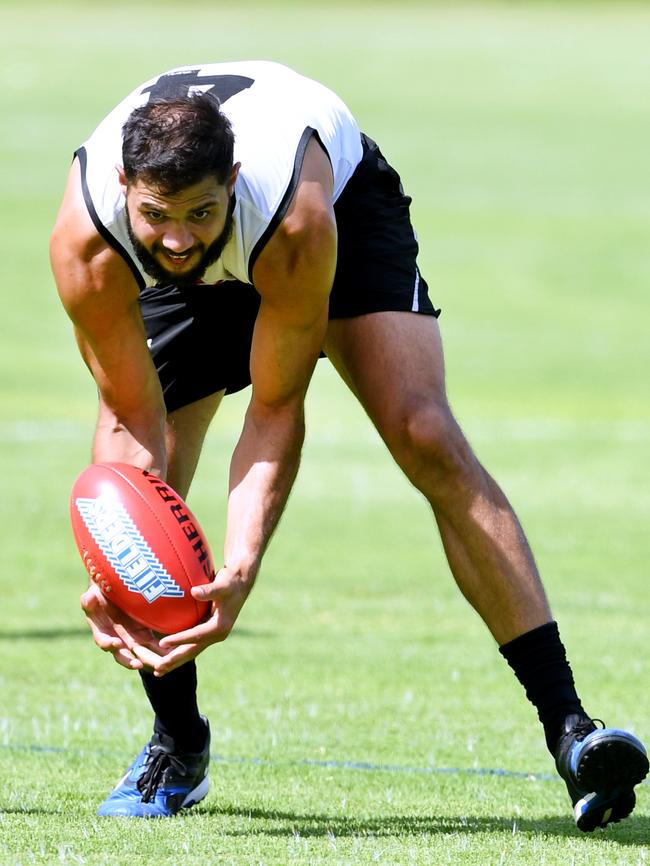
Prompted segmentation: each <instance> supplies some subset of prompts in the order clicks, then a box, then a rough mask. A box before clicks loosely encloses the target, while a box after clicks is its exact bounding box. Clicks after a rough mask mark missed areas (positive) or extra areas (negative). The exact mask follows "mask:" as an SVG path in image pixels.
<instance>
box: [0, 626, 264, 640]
mask: <svg viewBox="0 0 650 866" xmlns="http://www.w3.org/2000/svg"><path fill="white" fill-rule="evenodd" d="M269 636H270V634H269V633H265V632H260V631H251V630H250V629H245V628H235V629H233V631H232V633H231V634H230V636H229V638H228V639H229V640H232V638H236V637H246V638H252V637H269ZM68 638H89V639H91V634H90V629H89V628H87V627H86V626H77V627H75V628H32V629H15V630H13V629H12V630H10V631H7V630H6V631H1V630H0V641H3V640H6V641H12V640H67V639H68Z"/></svg>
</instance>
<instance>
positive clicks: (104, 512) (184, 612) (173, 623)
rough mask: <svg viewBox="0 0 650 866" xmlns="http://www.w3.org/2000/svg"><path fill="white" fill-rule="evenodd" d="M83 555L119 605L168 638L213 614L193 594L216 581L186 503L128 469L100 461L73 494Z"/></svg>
mask: <svg viewBox="0 0 650 866" xmlns="http://www.w3.org/2000/svg"><path fill="white" fill-rule="evenodd" d="M70 517H71V520H72V531H73V534H74V538H75V541H76V543H77V547H78V548H79V553H80V554H81V558H82V560H83V562H84V565H85V566H86V570H87V571H88V574H89V575H90V578H91V580H93V581H94V582H95V584H96V585H97V586H98V587H99V589H100V590H101V591H102V592H103V593H104V595H105V596H106V598H108V599H110V601H111V602H113V604H115V606H116V607H118V608H119V609H120V610H122V611H124V613H127V614H128V615H129V616H131V617H133V619H135V620H137V621H138V622H139V623H141V624H142V625H145V626H147V627H148V628H151V629H153V630H154V631H156V632H159V633H161V634H172V633H174V632H178V631H182V630H183V629H186V628H191V627H192V626H194V625H196V624H197V623H198V622H200V621H201V620H202V619H203V618H204V616H205V615H206V613H207V611H208V607H209V605H208V604H207V603H206V602H199V601H197V600H196V599H194V598H193V597H192V595H191V593H190V588H191V587H192V586H196V585H198V584H202V583H208V582H209V581H211V580H212V579H213V578H214V565H213V561H212V555H211V553H210V548H209V546H208V542H207V540H206V538H205V535H204V534H203V532H202V530H201V527H200V526H199V523H198V521H197V519H196V518H195V517H194V515H193V514H192V512H191V511H190V509H189V508H188V507H187V505H186V504H185V502H184V501H183V500H182V499H181V497H180V496H179V495H178V494H177V493H176V492H175V491H174V490H172V488H171V487H170V486H169V484H166V483H165V482H164V481H161V480H160V478H158V476H156V475H153V474H152V473H151V472H147V471H146V470H144V469H138V468H137V467H135V466H130V465H128V464H126V463H94V464H92V465H91V466H88V467H87V468H86V469H84V470H83V472H82V473H81V474H80V475H79V477H78V478H77V480H76V481H75V483H74V486H73V488H72V494H71V496H70Z"/></svg>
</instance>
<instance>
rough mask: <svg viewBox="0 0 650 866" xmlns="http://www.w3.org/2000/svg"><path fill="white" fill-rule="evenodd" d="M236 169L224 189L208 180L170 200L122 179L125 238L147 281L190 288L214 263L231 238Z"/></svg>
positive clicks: (212, 178)
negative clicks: (146, 275) (124, 198)
mask: <svg viewBox="0 0 650 866" xmlns="http://www.w3.org/2000/svg"><path fill="white" fill-rule="evenodd" d="M238 169H239V165H236V166H235V167H234V168H233V171H232V174H231V176H230V178H229V180H228V183H227V184H220V183H219V182H218V181H217V179H216V177H214V176H212V175H206V177H205V178H203V180H201V181H199V182H198V183H196V184H194V185H192V186H189V187H186V188H185V189H183V190H181V191H180V192H177V193H174V194H173V195H167V194H164V193H161V192H160V191H159V190H158V189H157V188H156V187H155V186H149V185H147V184H146V183H145V182H144V181H142V180H137V181H136V182H135V183H132V184H129V185H127V184H126V181H125V179H124V176H123V175H121V177H120V180H121V182H122V188H123V190H124V194H125V196H126V217H127V227H128V231H129V236H130V238H131V242H132V243H133V246H134V248H135V252H136V255H137V256H138V258H139V259H140V262H141V263H142V267H143V268H144V270H145V271H146V273H148V274H149V276H151V277H153V278H154V279H155V280H156V281H157V282H159V283H174V284H175V285H178V286H187V285H192V284H194V283H196V282H197V281H198V280H200V279H201V278H202V276H203V275H204V273H205V271H206V270H207V268H208V267H209V266H210V265H211V264H213V263H214V262H216V261H217V259H218V258H219V256H220V255H221V253H222V251H223V248H224V247H225V245H226V244H227V243H228V240H229V238H230V235H231V233H232V211H233V204H234V199H233V192H234V187H235V180H236V178H237V171H238Z"/></svg>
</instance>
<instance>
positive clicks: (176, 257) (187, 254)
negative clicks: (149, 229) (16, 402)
mask: <svg viewBox="0 0 650 866" xmlns="http://www.w3.org/2000/svg"><path fill="white" fill-rule="evenodd" d="M195 252H196V250H195V248H194V247H192V248H191V249H189V250H184V251H183V252H182V253H173V252H172V251H171V250H166V249H165V248H164V247H163V248H161V249H160V255H162V256H163V258H165V259H166V260H167V261H169V262H172V263H173V264H176V265H182V264H184V263H185V262H186V261H188V260H189V259H191V258H192V256H193V255H194V253H195Z"/></svg>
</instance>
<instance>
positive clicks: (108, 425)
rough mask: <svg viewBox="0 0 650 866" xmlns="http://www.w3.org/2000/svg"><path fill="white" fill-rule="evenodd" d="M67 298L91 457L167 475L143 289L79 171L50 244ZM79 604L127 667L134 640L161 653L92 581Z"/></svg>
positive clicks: (137, 664)
mask: <svg viewBox="0 0 650 866" xmlns="http://www.w3.org/2000/svg"><path fill="white" fill-rule="evenodd" d="M50 254H51V260H52V269H53V272H54V276H55V279H56V283H57V288H58V290H59V294H60V296H61V301H62V303H63V305H64V307H65V309H66V311H67V312H68V315H69V316H70V318H71V319H72V322H73V324H74V328H75V334H76V338H77V343H78V345H79V349H80V351H81V354H82V357H83V359H84V361H85V362H86V364H87V366H88V368H89V369H90V372H91V373H92V375H93V377H94V379H95V382H96V383H97V388H98V393H99V410H98V417H97V427H96V431H95V437H94V443H93V460H94V461H95V462H102V461H118V462H122V461H123V462H125V463H132V464H134V465H138V466H141V467H142V468H146V469H150V470H152V471H154V472H158V473H160V474H161V475H164V473H165V471H166V455H165V442H164V426H165V409H164V404H163V399H162V394H161V390H160V384H159V381H158V377H157V375H156V371H155V369H154V367H153V363H152V361H151V358H150V355H149V351H148V349H147V344H146V338H145V333H144V327H143V324H142V319H141V316H140V312H139V307H138V303H137V298H138V286H137V285H136V283H135V280H134V279H133V276H132V274H131V272H130V271H129V269H128V267H127V265H126V264H125V262H124V261H123V260H122V259H121V257H120V256H119V255H117V253H115V252H114V251H113V250H112V249H111V248H110V247H109V246H108V245H107V244H106V243H105V242H104V241H103V240H102V238H101V237H100V236H99V235H98V234H97V232H96V230H95V227H94V226H93V224H92V221H91V219H90V217H89V215H88V212H87V210H86V207H85V204H84V201H83V196H82V193H81V185H80V177H79V167H78V165H77V164H76V163H75V164H74V165H73V166H72V169H71V171H70V177H69V180H68V185H67V187H66V191H65V196H64V199H63V203H62V206H61V209H60V211H59V215H58V217H57V221H56V225H55V227H54V230H53V232H52V239H51V244H50ZM81 605H82V607H83V609H84V612H85V614H86V618H87V621H88V624H89V626H90V628H91V631H92V633H93V637H94V639H95V642H96V644H97V645H98V646H99V647H100V649H103V650H105V651H107V652H111V653H113V656H114V658H115V660H116V661H117V662H118V663H119V664H121V665H123V666H124V667H127V668H133V669H139V668H142V667H143V662H142V661H141V660H140V659H139V658H138V657H137V656H136V655H135V654H134V653H133V652H132V651H131V649H130V646H131V645H133V643H135V642H138V643H139V644H141V645H143V646H146V647H148V648H149V650H150V651H153V652H156V651H160V647H159V644H158V642H157V640H156V639H155V638H154V636H153V635H152V634H151V632H150V631H148V630H147V629H144V628H142V627H141V626H139V625H138V624H137V623H136V622H134V621H133V620H131V619H130V618H129V617H127V616H126V615H124V614H122V613H121V612H120V611H118V610H117V608H115V607H114V606H113V605H112V604H111V603H110V602H109V601H108V600H107V599H106V598H105V597H104V596H103V595H102V594H101V592H99V590H98V589H97V587H96V586H95V585H94V584H92V583H91V585H90V587H89V589H87V590H86V592H84V594H83V595H82V597H81Z"/></svg>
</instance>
